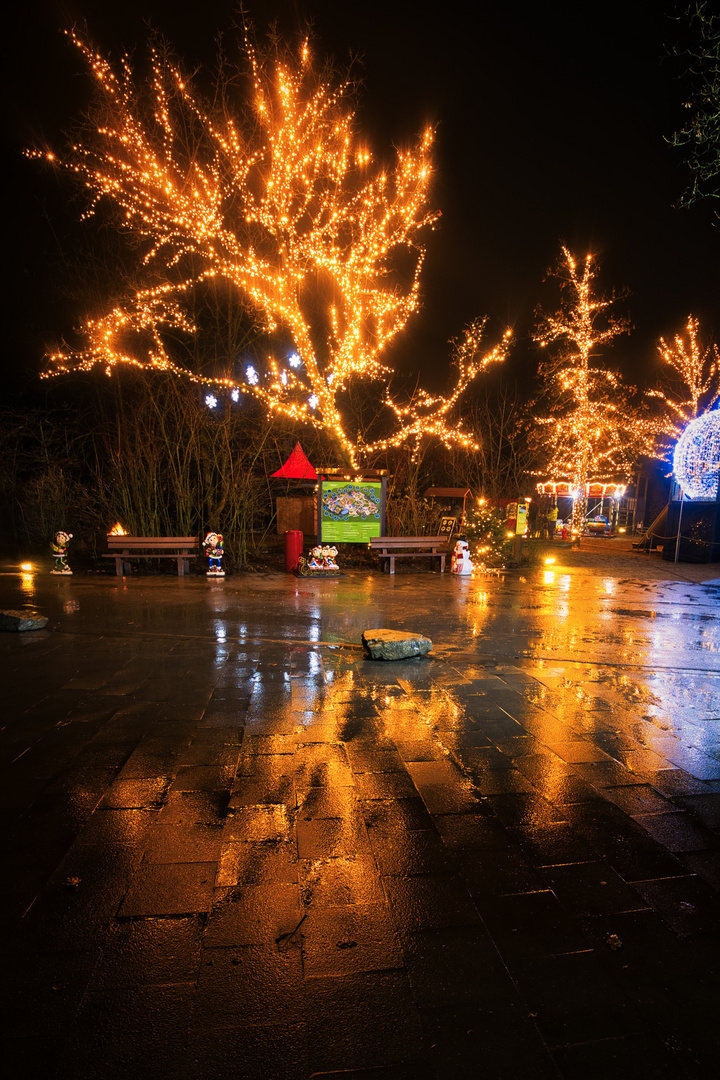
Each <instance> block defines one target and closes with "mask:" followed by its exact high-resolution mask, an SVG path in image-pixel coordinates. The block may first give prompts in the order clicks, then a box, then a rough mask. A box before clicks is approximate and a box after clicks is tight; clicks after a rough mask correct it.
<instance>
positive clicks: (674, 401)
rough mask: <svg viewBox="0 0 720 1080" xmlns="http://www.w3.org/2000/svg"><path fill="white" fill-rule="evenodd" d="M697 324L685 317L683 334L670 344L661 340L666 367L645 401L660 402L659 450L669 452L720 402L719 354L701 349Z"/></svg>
mask: <svg viewBox="0 0 720 1080" xmlns="http://www.w3.org/2000/svg"><path fill="white" fill-rule="evenodd" d="M699 333H700V322H699V320H698V319H696V318H695V317H694V316H693V315H689V316H688V321H687V323H686V325H685V333H684V335H683V334H676V335H675V337H674V338H673V340H672V342H667V341H666V340H665V338H660V341H659V342H658V352H659V353H660V357H661V359H662V361H663V363H664V365H666V367H665V368H664V371H663V375H662V378H661V385H660V386H659V387H657V388H655V389H652V390H648V391H647V394H648V397H652V398H657V399H659V400H660V401H661V402H662V414H661V415H660V417H659V419H658V429H659V430H658V433H659V434H660V435H664V436H665V437H666V441H665V442H664V443H663V444H662V450H663V451H665V452H667V451H668V450H671V449H672V447H673V445H674V444H675V442H676V440H677V439H679V438H680V436H681V435H682V433H683V431H684V430H685V428H686V426H687V424H689V423H690V421H691V420H694V419H695V417H696V416H699V415H700V414H701V413H703V412H705V411H706V410H709V409H712V407H713V406H714V405H715V404H716V402H717V401H718V399H720V350H718V347H717V345H715V344H712V345H708V346H706V347H703V346H702V344H701V343H700V341H699V340H698V337H699Z"/></svg>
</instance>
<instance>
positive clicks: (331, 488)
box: [320, 480, 382, 544]
mask: <svg viewBox="0 0 720 1080" xmlns="http://www.w3.org/2000/svg"><path fill="white" fill-rule="evenodd" d="M381 513H382V484H381V483H380V482H377V483H373V482H370V481H366V482H362V481H361V482H356V483H348V482H347V481H332V480H324V481H323V484H322V489H321V498H320V529H321V539H322V540H332V541H335V542H336V543H342V544H365V543H367V542H368V540H370V539H372V537H373V536H379V535H380V531H381Z"/></svg>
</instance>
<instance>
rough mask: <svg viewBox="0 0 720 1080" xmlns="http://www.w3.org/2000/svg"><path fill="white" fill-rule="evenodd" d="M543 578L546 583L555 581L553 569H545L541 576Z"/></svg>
mask: <svg viewBox="0 0 720 1080" xmlns="http://www.w3.org/2000/svg"><path fill="white" fill-rule="evenodd" d="M543 580H544V582H545V584H546V585H552V584H553V582H554V581H555V572H554V571H553V570H546V571H545V574H544V576H543Z"/></svg>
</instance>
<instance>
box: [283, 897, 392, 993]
mask: <svg viewBox="0 0 720 1080" xmlns="http://www.w3.org/2000/svg"><path fill="white" fill-rule="evenodd" d="M302 943H303V945H302V948H303V970H304V972H305V976H306V978H321V977H325V976H336V977H343V976H346V975H353V974H359V973H362V972H369V971H390V970H391V969H392V968H397V969H402V968H403V967H404V961H403V952H402V949H401V948H400V943H399V940H398V937H397V934H396V932H395V928H394V924H393V920H392V918H391V915H390V911H389V909H388V906H387V904H386V903H385V902H384V898H383V902H381V903H373V904H351V905H348V904H344V905H341V906H336V907H316V906H314V905H312V904H311V905H310V907H309V908H308V911H307V915H306V918H305V921H304V922H303V924H302Z"/></svg>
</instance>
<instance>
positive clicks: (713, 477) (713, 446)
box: [673, 409, 720, 500]
mask: <svg viewBox="0 0 720 1080" xmlns="http://www.w3.org/2000/svg"><path fill="white" fill-rule="evenodd" d="M673 471H674V472H675V477H676V479H677V482H678V483H679V484H680V486H681V487H682V489H683V491H684V492H685V494H686V495H689V496H690V498H691V499H706V500H714V499H715V498H716V496H717V490H718V478H719V477H720V410H718V409H713V410H712V411H711V412H706V413H703V414H702V416H698V417H697V418H696V419H695V420H691V421H690V423H689V424H688V426H687V427H686V428H685V431H684V432H683V433H682V435H681V436H680V438H679V440H678V443H677V446H676V447H675V454H674V456H673Z"/></svg>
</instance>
